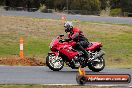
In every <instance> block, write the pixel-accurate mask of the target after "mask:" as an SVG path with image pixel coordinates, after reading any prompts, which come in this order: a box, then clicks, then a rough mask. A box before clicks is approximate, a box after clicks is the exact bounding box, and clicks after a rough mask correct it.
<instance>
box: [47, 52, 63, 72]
mask: <svg viewBox="0 0 132 88" xmlns="http://www.w3.org/2000/svg"><path fill="white" fill-rule="evenodd" d="M53 60H54V62H55V63H54V62H53ZM46 65H47V66H48V67H49V68H50V69H51V70H53V71H59V70H61V69H62V68H63V66H64V61H63V60H62V58H61V57H59V56H58V57H57V56H55V55H52V54H49V55H48V56H47V57H46Z"/></svg>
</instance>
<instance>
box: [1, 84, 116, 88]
mask: <svg viewBox="0 0 132 88" xmlns="http://www.w3.org/2000/svg"><path fill="white" fill-rule="evenodd" d="M0 88H115V87H102V86H101V87H96V86H47V85H0ZM116 88H117V87H116Z"/></svg>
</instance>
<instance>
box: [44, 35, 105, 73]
mask: <svg viewBox="0 0 132 88" xmlns="http://www.w3.org/2000/svg"><path fill="white" fill-rule="evenodd" d="M62 37H64V35H59V36H57V37H56V38H55V39H53V40H52V42H51V43H50V50H51V52H49V53H48V56H47V57H46V64H47V66H48V67H49V68H50V69H51V70H53V71H59V70H61V69H62V68H63V66H64V63H66V65H68V66H69V67H71V68H72V69H77V68H79V66H81V67H86V66H88V68H89V69H90V70H92V71H94V72H99V71H101V70H103V69H104V67H105V60H104V58H103V55H104V51H102V50H101V47H102V43H100V42H91V43H90V44H89V45H88V47H87V48H85V49H86V50H87V52H88V53H89V54H90V58H94V59H92V60H90V61H88V60H87V58H85V57H84V55H83V52H82V51H79V50H76V49H74V48H73V47H72V46H74V45H75V44H76V42H74V41H72V40H71V41H68V42H62V41H60V40H62Z"/></svg>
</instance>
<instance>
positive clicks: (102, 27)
mask: <svg viewBox="0 0 132 88" xmlns="http://www.w3.org/2000/svg"><path fill="white" fill-rule="evenodd" d="M0 20H1V22H0V40H1V42H0V57H1V58H6V57H7V58H9V57H11V56H14V55H15V56H18V55H19V38H20V36H23V37H24V52H25V56H26V57H31V58H32V57H33V58H37V59H39V60H41V61H43V59H44V58H45V57H46V55H47V52H48V51H49V47H48V46H49V43H50V42H51V40H52V39H53V38H54V37H56V36H57V35H59V34H65V33H64V28H63V25H62V23H61V22H60V21H59V20H49V19H37V18H27V17H8V16H0ZM73 23H74V24H75V26H77V27H79V28H81V30H82V31H83V32H84V35H85V36H86V37H87V38H88V39H89V41H100V42H102V43H103V45H104V46H103V50H104V51H105V52H106V55H105V59H106V66H107V67H117V68H118V67H120V68H132V65H131V62H132V58H131V57H132V50H131V49H132V25H124V24H123V25H119V24H106V23H92V22H80V21H74V22H73Z"/></svg>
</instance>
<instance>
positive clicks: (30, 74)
mask: <svg viewBox="0 0 132 88" xmlns="http://www.w3.org/2000/svg"><path fill="white" fill-rule="evenodd" d="M85 70H86V73H87V74H130V75H132V69H116V68H105V69H104V70H103V71H101V72H92V71H90V70H89V69H88V68H85ZM77 73H78V70H77V69H71V68H69V67H65V68H63V69H62V70H61V71H51V70H50V69H49V68H48V67H45V66H0V84H45V85H63V84H65V85H78V84H77V82H76V74H77ZM88 85H93V86H96V85H98V86H99V85H103V86H125V87H130V86H132V82H131V83H129V84H88Z"/></svg>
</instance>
